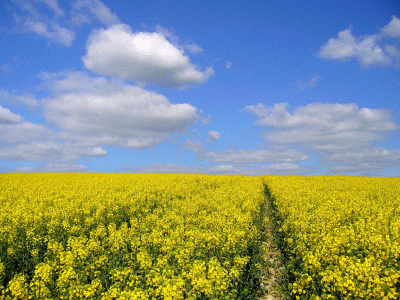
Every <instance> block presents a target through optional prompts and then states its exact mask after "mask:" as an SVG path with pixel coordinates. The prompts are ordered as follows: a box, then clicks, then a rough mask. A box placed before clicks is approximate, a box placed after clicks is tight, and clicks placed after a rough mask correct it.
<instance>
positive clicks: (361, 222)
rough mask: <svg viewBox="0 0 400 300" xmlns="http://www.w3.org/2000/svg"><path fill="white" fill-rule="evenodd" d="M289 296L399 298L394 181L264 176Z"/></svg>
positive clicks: (398, 207)
mask: <svg viewBox="0 0 400 300" xmlns="http://www.w3.org/2000/svg"><path fill="white" fill-rule="evenodd" d="M261 178H262V180H263V182H264V184H265V185H266V186H267V187H268V193H269V198H270V201H271V202H272V206H273V207H274V211H275V217H274V221H275V225H276V235H277V237H278V240H279V243H280V248H281V249H282V250H283V252H284V260H285V262H284V263H285V264H286V271H287V277H288V278H287V280H288V283H289V284H288V294H289V295H290V297H291V298H293V299H385V300H388V299H400V281H399V278H400V178H373V177H372V178H371V177H345V176H316V177H299V176H283V177H279V176H263V177H261Z"/></svg>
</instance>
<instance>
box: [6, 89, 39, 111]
mask: <svg viewBox="0 0 400 300" xmlns="http://www.w3.org/2000/svg"><path fill="white" fill-rule="evenodd" d="M0 103H7V104H11V105H16V104H18V105H19V104H22V105H24V106H27V107H29V108H34V107H37V106H38V105H39V103H38V101H37V100H36V97H35V96H34V95H31V94H28V93H24V94H18V93H17V92H15V91H12V92H11V93H10V92H9V91H7V90H4V89H0Z"/></svg>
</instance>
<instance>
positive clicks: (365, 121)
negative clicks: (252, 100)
mask: <svg viewBox="0 0 400 300" xmlns="http://www.w3.org/2000/svg"><path fill="white" fill-rule="evenodd" d="M245 111H247V112H248V113H250V114H252V115H254V116H256V119H255V121H254V122H255V124H256V125H258V126H260V127H265V128H268V129H269V130H268V131H267V132H266V133H264V137H265V139H266V140H267V141H269V142H272V143H274V144H284V145H298V144H299V145H301V146H302V147H303V148H305V149H308V150H309V151H316V152H317V153H318V156H319V157H320V158H321V162H323V163H324V164H326V165H330V166H332V170H334V171H335V170H336V171H338V170H339V169H340V170H342V169H343V170H344V169H345V168H347V167H348V170H349V168H350V167H351V169H352V170H356V169H357V170H359V171H362V172H364V171H365V170H366V169H367V168H369V170H370V171H374V170H377V169H378V166H380V168H384V167H386V166H387V165H388V164H389V165H390V164H392V165H396V164H398V159H397V157H396V155H397V154H396V153H397V152H396V151H394V152H390V151H389V150H384V149H383V148H377V147H376V146H375V143H376V142H381V141H384V140H385V138H387V137H389V136H390V134H393V133H394V132H395V130H397V129H398V128H399V126H398V125H396V124H395V123H394V122H393V120H392V119H391V114H390V111H388V110H384V109H369V108H361V109H360V108H358V106H357V105H356V104H322V103H312V104H308V105H306V106H301V107H298V108H296V109H295V110H294V112H293V113H290V112H289V111H288V104H287V103H279V104H275V105H274V106H273V107H265V106H264V105H263V104H258V105H257V106H247V107H246V108H245ZM390 154H391V155H390ZM357 157H358V158H359V159H357ZM383 158H385V162H384V161H382V160H381V159H383ZM368 160H369V161H368ZM334 165H335V167H333V166H334ZM346 166H347V167H346ZM363 166H364V167H363Z"/></svg>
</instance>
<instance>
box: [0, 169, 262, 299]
mask: <svg viewBox="0 0 400 300" xmlns="http://www.w3.org/2000/svg"><path fill="white" fill-rule="evenodd" d="M263 203H264V187H263V184H262V182H261V180H260V179H259V178H258V177H245V176H236V175H232V176H207V175H198V174H194V175H188V174H51V173H50V174H11V173H10V174H0V299H166V300H167V299H169V300H172V299H240V298H242V299H246V298H249V297H250V296H251V295H252V294H254V293H255V292H256V291H255V287H256V281H257V278H256V274H258V273H259V271H260V270H259V268H260V266H261V264H260V263H258V261H261V256H262V254H261V251H262V247H261V243H260V228H261V226H262V221H263V212H262V207H263ZM257 268H258V269H257Z"/></svg>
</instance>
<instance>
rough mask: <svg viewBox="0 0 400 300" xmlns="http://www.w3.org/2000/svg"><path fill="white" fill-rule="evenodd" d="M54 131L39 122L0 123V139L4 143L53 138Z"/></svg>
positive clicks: (54, 136)
mask: <svg viewBox="0 0 400 300" xmlns="http://www.w3.org/2000/svg"><path fill="white" fill-rule="evenodd" d="M55 138H56V133H55V132H54V131H52V130H50V129H48V128H46V127H45V126H43V125H41V124H34V123H31V122H26V121H22V122H20V123H14V124H12V123H11V124H10V123H8V124H1V122H0V141H1V142H3V143H4V144H17V143H28V142H31V141H44V140H47V139H55Z"/></svg>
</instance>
